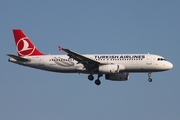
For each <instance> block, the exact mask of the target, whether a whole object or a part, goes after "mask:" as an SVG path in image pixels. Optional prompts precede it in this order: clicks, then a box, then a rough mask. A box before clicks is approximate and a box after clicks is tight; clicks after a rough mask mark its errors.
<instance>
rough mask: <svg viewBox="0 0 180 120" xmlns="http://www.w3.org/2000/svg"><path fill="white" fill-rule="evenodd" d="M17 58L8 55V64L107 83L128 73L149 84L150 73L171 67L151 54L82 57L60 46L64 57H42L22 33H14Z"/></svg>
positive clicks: (121, 78)
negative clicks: (140, 74)
mask: <svg viewBox="0 0 180 120" xmlns="http://www.w3.org/2000/svg"><path fill="white" fill-rule="evenodd" d="M13 33H14V39H15V43H16V50H17V53H18V56H16V55H12V54H7V55H8V56H9V57H10V58H9V62H13V63H16V64H19V65H23V66H28V67H32V68H37V69H41V70H46V71H52V72H60V73H85V74H89V76H88V79H89V80H91V81H92V80H93V79H94V76H93V75H94V74H97V79H96V80H95V84H96V85H100V84H101V81H100V80H99V78H100V77H101V76H103V75H105V78H106V79H107V80H112V81H126V80H128V79H129V73H130V72H146V73H148V81H149V82H152V79H151V73H152V72H160V71H166V70H169V69H171V68H172V67H173V65H172V63H170V62H168V61H166V60H165V59H164V58H163V57H161V56H159V55H153V54H86V55H82V54H79V53H77V52H74V51H72V50H69V49H65V48H62V47H60V46H59V50H63V51H64V52H66V53H67V55H45V54H43V53H41V52H40V51H39V50H38V49H37V48H36V47H35V46H34V44H33V43H32V42H31V41H30V39H29V38H28V37H27V36H26V35H25V34H24V33H23V32H22V30H18V29H15V30H13Z"/></svg>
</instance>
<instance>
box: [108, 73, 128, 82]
mask: <svg viewBox="0 0 180 120" xmlns="http://www.w3.org/2000/svg"><path fill="white" fill-rule="evenodd" d="M105 78H106V79H107V80H112V81H127V80H128V79H129V73H127V72H123V73H115V74H106V75H105Z"/></svg>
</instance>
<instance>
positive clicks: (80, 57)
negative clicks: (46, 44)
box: [58, 46, 102, 70]
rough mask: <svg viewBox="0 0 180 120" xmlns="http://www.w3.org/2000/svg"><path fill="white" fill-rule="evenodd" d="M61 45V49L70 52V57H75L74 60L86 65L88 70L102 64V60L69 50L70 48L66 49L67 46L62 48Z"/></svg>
mask: <svg viewBox="0 0 180 120" xmlns="http://www.w3.org/2000/svg"><path fill="white" fill-rule="evenodd" d="M58 47H59V50H63V51H64V52H66V53H68V54H67V55H68V56H69V58H73V59H74V60H76V61H78V63H81V64H83V65H84V67H85V68H86V69H88V70H90V69H91V68H97V67H98V66H99V65H100V64H102V63H100V62H97V61H95V60H93V59H91V58H88V57H86V56H83V55H81V54H79V53H76V52H74V51H72V50H69V49H65V48H62V47H60V46H58Z"/></svg>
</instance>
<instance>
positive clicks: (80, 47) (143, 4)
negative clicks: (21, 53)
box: [0, 0, 180, 120]
mask: <svg viewBox="0 0 180 120" xmlns="http://www.w3.org/2000/svg"><path fill="white" fill-rule="evenodd" d="M179 6H180V1H178V0H172V1H170V0H158V1H156V0H151V1H147V0H137V1H134V0H121V1H119V0H111V1H110V0H109V1H108V0H98V1H97V0H92V1H87V0H82V1H80V0H77V1H72V0H68V1H64V0H51V1H48V0H44V1H36V2H33V1H20V0H16V1H13V0H9V1H5V0H2V1H1V4H0V15H1V17H0V21H1V27H0V33H1V34H0V39H1V40H0V45H1V47H0V54H1V67H0V70H1V76H0V77H1V78H0V96H1V98H0V119H1V120H12V119H13V120H32V119H33V120H52V119H53V120H59V119H62V120H70V119H71V120H80V119H86V120H92V119H99V120H100V119H103V120H109V119H113V120H117V119H125V120H127V119H133V120H139V119H146V120H160V119H163V120H169V119H179V118H180V114H179V111H180V104H179V101H180V94H179V91H180V87H179V85H180V81H179V79H180V77H179V75H178V72H179V71H180V64H179V60H180V57H179V43H180V42H179V39H180V22H179V21H180V16H179V13H180V7H179ZM14 28H20V29H22V30H23V31H24V32H25V33H26V34H27V36H28V37H29V38H30V39H31V40H32V41H33V43H34V44H35V45H36V47H37V48H38V49H39V50H40V51H42V52H43V53H45V54H65V53H64V52H59V51H58V48H57V46H58V45H61V46H63V47H66V48H70V49H72V50H74V51H76V52H79V53H82V54H90V53H93V54H94V53H115V54H116V53H148V52H149V53H153V54H158V55H161V56H164V57H165V58H166V59H167V60H168V61H170V62H172V63H173V65H174V67H173V69H172V70H170V71H166V72H161V73H153V74H152V78H153V82H152V83H149V82H148V81H147V74H144V73H137V74H135V73H133V74H130V79H129V81H127V82H111V81H107V80H105V78H101V81H102V84H101V85H100V86H96V85H95V84H94V82H90V81H89V80H88V79H87V75H82V74H81V75H79V74H62V73H52V72H46V71H40V70H36V69H32V68H27V67H23V66H19V65H16V64H12V63H9V62H8V61H7V60H8V57H7V56H6V54H7V53H12V54H17V53H16V51H15V44H14V39H13V35H12V29H14Z"/></svg>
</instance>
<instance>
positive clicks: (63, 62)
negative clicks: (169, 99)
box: [9, 54, 173, 74]
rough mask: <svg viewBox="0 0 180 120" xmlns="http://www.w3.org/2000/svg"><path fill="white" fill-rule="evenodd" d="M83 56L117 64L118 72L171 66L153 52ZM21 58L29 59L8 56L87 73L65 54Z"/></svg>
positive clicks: (42, 66) (43, 66)
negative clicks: (118, 66)
mask: <svg viewBox="0 0 180 120" xmlns="http://www.w3.org/2000/svg"><path fill="white" fill-rule="evenodd" d="M83 56H85V57H88V58H90V59H92V60H95V61H98V62H101V63H107V64H118V65H120V72H159V71H165V70H169V69H171V68H172V67H173V65H172V64H171V63H170V62H168V61H166V60H165V59H164V58H163V57H161V56H158V55H153V54H91V55H90V54H89V55H88V54H87V55H83ZM23 58H26V59H28V60H30V61H28V62H20V61H17V60H15V59H13V58H10V59H9V61H10V62H13V63H17V64H20V65H24V66H29V67H33V68H37V69H42V70H47V71H53V72H62V73H88V74H89V72H88V71H87V70H86V69H85V68H84V66H83V65H82V64H81V63H78V62H77V61H76V60H73V59H69V57H68V56H67V55H40V56H24V57H23ZM121 68H122V69H121ZM93 74H97V72H95V71H94V73H93Z"/></svg>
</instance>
